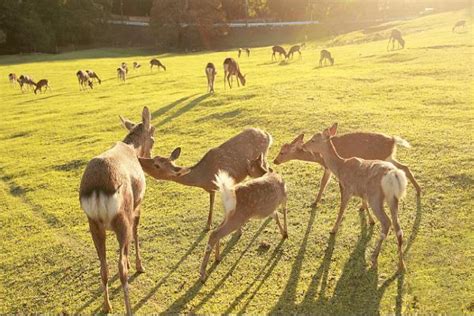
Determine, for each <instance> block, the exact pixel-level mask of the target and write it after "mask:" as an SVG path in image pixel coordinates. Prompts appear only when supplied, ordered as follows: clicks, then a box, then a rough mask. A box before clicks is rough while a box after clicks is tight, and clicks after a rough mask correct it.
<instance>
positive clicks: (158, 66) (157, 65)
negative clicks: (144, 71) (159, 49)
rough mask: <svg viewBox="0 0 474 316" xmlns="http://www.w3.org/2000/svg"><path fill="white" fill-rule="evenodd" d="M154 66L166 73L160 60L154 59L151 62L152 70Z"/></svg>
mask: <svg viewBox="0 0 474 316" xmlns="http://www.w3.org/2000/svg"><path fill="white" fill-rule="evenodd" d="M153 66H156V67H157V68H158V70H160V67H161V68H163V70H164V71H166V67H165V65H163V64H162V63H161V62H160V61H159V60H158V59H156V58H153V59H152V60H150V70H153Z"/></svg>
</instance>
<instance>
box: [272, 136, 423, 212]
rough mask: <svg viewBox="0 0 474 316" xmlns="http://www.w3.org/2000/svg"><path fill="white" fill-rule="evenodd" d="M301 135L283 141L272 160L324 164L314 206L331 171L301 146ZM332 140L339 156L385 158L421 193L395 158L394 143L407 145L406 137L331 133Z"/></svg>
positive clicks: (395, 145)
mask: <svg viewBox="0 0 474 316" xmlns="http://www.w3.org/2000/svg"><path fill="white" fill-rule="evenodd" d="M303 139H304V134H300V135H298V136H297V137H296V138H295V139H294V140H293V141H292V142H291V143H289V144H284V145H283V146H282V147H281V149H280V152H279V153H278V156H277V157H276V158H275V160H274V163H275V164H276V165H279V164H282V163H285V162H287V161H290V160H303V161H309V162H316V163H318V164H320V165H321V166H322V167H323V168H324V175H323V177H322V179H321V184H320V186H319V192H318V195H317V196H316V200H315V201H314V202H313V204H312V206H316V205H317V204H318V203H319V201H320V200H321V197H322V195H323V193H324V191H325V190H326V187H327V185H328V183H329V180H330V179H331V175H332V173H331V170H330V169H329V168H328V166H327V165H326V164H325V163H324V160H323V159H322V157H321V156H320V155H313V154H311V153H309V152H307V151H305V150H303V145H304V140H303ZM332 143H333V144H334V147H335V148H336V151H337V152H338V153H339V155H340V156H341V157H343V158H350V157H358V158H362V159H369V160H385V161H388V162H391V163H393V164H394V165H395V166H396V167H397V168H399V169H401V170H403V171H404V172H405V174H406V175H407V177H408V179H410V182H411V183H412V184H413V186H414V187H415V189H416V193H417V195H420V194H421V188H420V186H419V185H418V182H416V180H415V177H414V176H413V174H412V173H411V171H410V169H409V168H408V167H407V166H406V165H404V164H402V163H401V162H399V161H398V160H397V159H396V158H395V156H396V153H397V145H400V146H402V147H410V144H409V143H408V142H407V141H406V140H404V139H402V138H400V137H398V136H387V135H384V134H379V133H364V132H357V133H348V134H344V135H337V136H334V137H332ZM364 209H366V207H365V206H364V205H362V207H361V209H360V210H361V211H363V210H364ZM369 218H370V217H369Z"/></svg>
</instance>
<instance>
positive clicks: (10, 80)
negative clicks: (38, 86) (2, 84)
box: [8, 73, 18, 86]
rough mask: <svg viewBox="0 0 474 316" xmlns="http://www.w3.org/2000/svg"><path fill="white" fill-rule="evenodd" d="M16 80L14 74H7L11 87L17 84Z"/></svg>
mask: <svg viewBox="0 0 474 316" xmlns="http://www.w3.org/2000/svg"><path fill="white" fill-rule="evenodd" d="M17 80H18V78H17V77H16V74H14V73H9V74H8V82H10V85H11V86H14V85H15V82H17Z"/></svg>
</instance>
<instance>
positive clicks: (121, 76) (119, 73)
mask: <svg viewBox="0 0 474 316" xmlns="http://www.w3.org/2000/svg"><path fill="white" fill-rule="evenodd" d="M117 79H118V80H119V81H125V80H126V79H127V71H126V70H125V69H123V68H122V67H118V68H117Z"/></svg>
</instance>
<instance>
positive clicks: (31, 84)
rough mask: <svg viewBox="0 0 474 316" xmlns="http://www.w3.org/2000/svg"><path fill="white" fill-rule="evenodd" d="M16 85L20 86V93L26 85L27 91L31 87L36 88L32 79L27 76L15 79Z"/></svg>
mask: <svg viewBox="0 0 474 316" xmlns="http://www.w3.org/2000/svg"><path fill="white" fill-rule="evenodd" d="M17 81H18V83H19V84H20V89H21V92H23V86H24V85H26V88H27V89H28V90H29V89H32V88H33V87H35V86H36V83H35V82H34V81H33V79H32V78H31V77H30V76H28V75H20V77H18V79H17Z"/></svg>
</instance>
